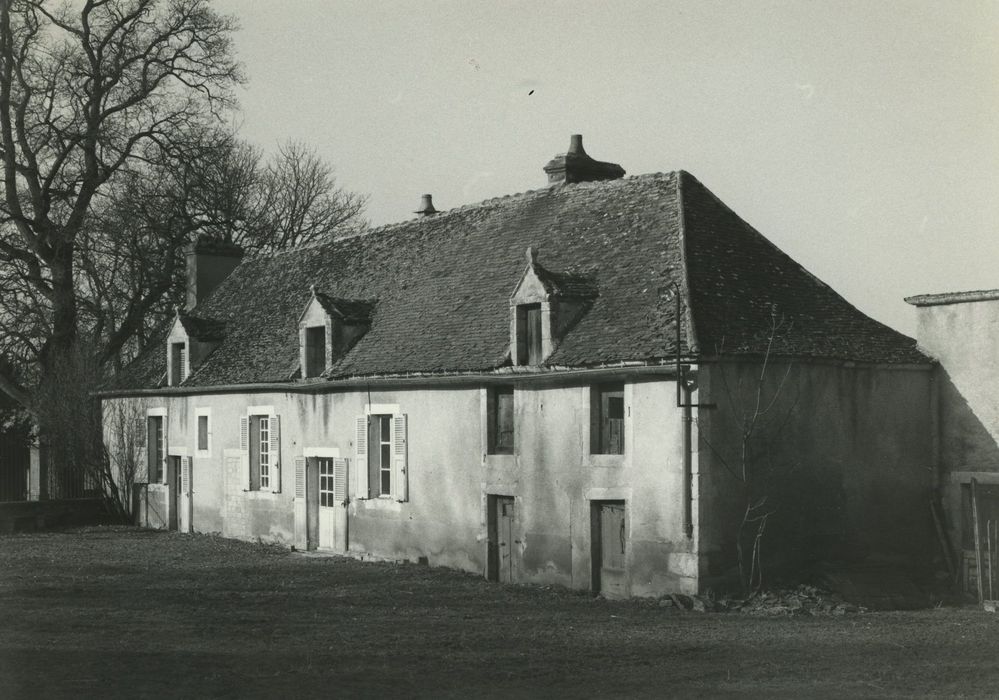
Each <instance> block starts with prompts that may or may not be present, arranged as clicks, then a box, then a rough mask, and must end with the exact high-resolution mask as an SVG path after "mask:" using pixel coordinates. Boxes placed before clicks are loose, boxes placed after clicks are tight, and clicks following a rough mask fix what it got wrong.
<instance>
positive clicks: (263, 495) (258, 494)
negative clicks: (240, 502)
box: [243, 489, 281, 501]
mask: <svg viewBox="0 0 999 700" xmlns="http://www.w3.org/2000/svg"><path fill="white" fill-rule="evenodd" d="M243 495H245V496H246V497H247V498H249V499H250V500H254V501H256V500H260V501H273V500H276V499H277V497H278V496H280V495H281V492H280V491H251V490H250V489H243Z"/></svg>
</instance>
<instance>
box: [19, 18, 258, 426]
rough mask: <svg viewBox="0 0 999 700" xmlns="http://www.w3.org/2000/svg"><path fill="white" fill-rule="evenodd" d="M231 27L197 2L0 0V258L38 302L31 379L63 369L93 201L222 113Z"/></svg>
mask: <svg viewBox="0 0 999 700" xmlns="http://www.w3.org/2000/svg"><path fill="white" fill-rule="evenodd" d="M233 29H234V22H233V20H232V19H230V18H228V17H225V16H222V15H219V14H217V13H216V12H214V11H213V10H212V9H211V8H210V7H209V5H208V2H207V0H85V1H84V2H82V3H76V4H69V3H66V4H63V5H58V6H53V3H50V2H47V1H46V0H7V1H6V2H2V3H0V159H2V167H3V174H4V189H3V197H2V198H0V216H2V217H3V219H2V224H3V228H2V229H0V256H2V257H0V262H4V263H6V264H7V265H9V266H10V268H9V270H8V273H9V274H13V275H14V276H15V277H16V282H18V283H19V289H18V290H17V294H18V299H19V300H20V301H23V302H31V301H34V300H37V301H39V302H41V308H42V312H41V313H38V314H35V315H37V316H40V317H41V318H40V319H38V321H39V328H40V330H41V331H43V334H42V336H41V339H40V342H38V341H36V343H37V345H38V347H37V348H35V350H36V353H37V359H38V365H39V367H40V370H41V371H40V377H39V379H40V380H41V381H45V380H46V378H47V377H49V376H51V375H53V374H54V372H53V371H52V370H53V369H54V368H55V367H56V366H58V365H60V364H67V363H72V362H73V361H74V360H72V357H73V356H74V355H75V353H76V345H77V341H78V336H79V330H80V319H79V293H78V292H79V287H78V280H77V274H76V271H77V265H78V262H79V255H78V254H79V239H80V236H81V232H82V231H83V230H84V228H85V226H86V223H87V217H88V214H89V213H90V211H91V209H92V205H93V202H94V199H95V198H96V197H98V195H99V194H101V193H102V192H103V191H105V190H106V189H107V187H108V185H109V183H110V182H111V181H112V180H113V179H114V178H115V177H116V176H117V175H118V174H119V173H123V172H126V171H128V170H129V169H130V168H132V167H133V166H134V165H136V164H140V163H142V162H143V161H144V155H145V153H146V152H147V149H149V148H151V147H153V146H155V147H156V148H157V149H171V148H176V149H183V145H184V144H183V138H178V136H181V137H182V136H183V135H184V134H187V133H189V132H191V131H196V130H199V129H201V128H202V127H203V125H204V124H205V123H206V122H208V121H211V120H213V119H218V118H219V117H220V116H221V115H222V114H223V112H224V110H226V109H228V108H229V107H230V106H231V105H232V96H231V92H230V90H231V88H232V87H233V86H234V84H235V83H236V82H237V81H238V80H239V79H240V73H239V69H238V67H237V64H236V63H235V60H234V59H233V56H232V49H231V39H230V36H231V33H232V31H233ZM10 270H13V273H11V272H10ZM25 315H26V314H23V313H21V311H20V310H14V311H13V312H11V311H8V312H7V316H8V318H6V319H5V321H6V322H8V323H10V322H12V321H17V322H20V321H21V320H23V319H20V318H18V317H20V316H25ZM67 358H68V359H67ZM19 380H20V377H17V376H12V375H11V374H8V373H0V390H3V391H5V392H6V393H8V394H9V395H10V396H12V397H13V398H14V399H15V400H17V401H18V402H19V403H21V404H22V405H24V406H25V407H26V408H28V409H29V410H31V411H33V412H34V413H35V414H36V415H37V414H38V412H39V407H38V405H37V403H36V402H35V400H34V398H33V397H32V394H31V392H30V391H29V390H28V389H26V388H25V387H24V386H22V385H21V383H20V381H19Z"/></svg>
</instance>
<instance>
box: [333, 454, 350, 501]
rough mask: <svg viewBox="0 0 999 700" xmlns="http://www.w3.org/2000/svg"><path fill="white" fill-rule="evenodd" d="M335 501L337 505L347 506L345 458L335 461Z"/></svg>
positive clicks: (336, 458) (337, 458) (338, 458)
mask: <svg viewBox="0 0 999 700" xmlns="http://www.w3.org/2000/svg"><path fill="white" fill-rule="evenodd" d="M333 500H334V501H335V502H336V503H337V504H343V505H346V504H347V460H346V458H344V457H335V458H334V459H333Z"/></svg>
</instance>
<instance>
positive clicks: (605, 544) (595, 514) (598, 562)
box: [590, 501, 628, 598]
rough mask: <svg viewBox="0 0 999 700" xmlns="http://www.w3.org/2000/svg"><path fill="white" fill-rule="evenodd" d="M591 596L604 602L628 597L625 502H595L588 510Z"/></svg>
mask: <svg viewBox="0 0 999 700" xmlns="http://www.w3.org/2000/svg"><path fill="white" fill-rule="evenodd" d="M591 523H592V524H591V530H590V532H591V543H592V548H593V553H592V566H593V584H592V588H593V592H594V593H599V594H602V595H603V596H605V597H607V598H624V597H627V595H628V590H627V589H628V586H627V553H628V531H627V524H626V520H625V507H624V501H594V502H593V504H592V507H591Z"/></svg>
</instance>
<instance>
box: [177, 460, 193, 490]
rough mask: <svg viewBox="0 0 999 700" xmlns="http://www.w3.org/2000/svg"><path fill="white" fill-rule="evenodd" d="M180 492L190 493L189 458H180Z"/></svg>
mask: <svg viewBox="0 0 999 700" xmlns="http://www.w3.org/2000/svg"><path fill="white" fill-rule="evenodd" d="M180 492H181V493H191V458H190V457H181V458H180Z"/></svg>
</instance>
